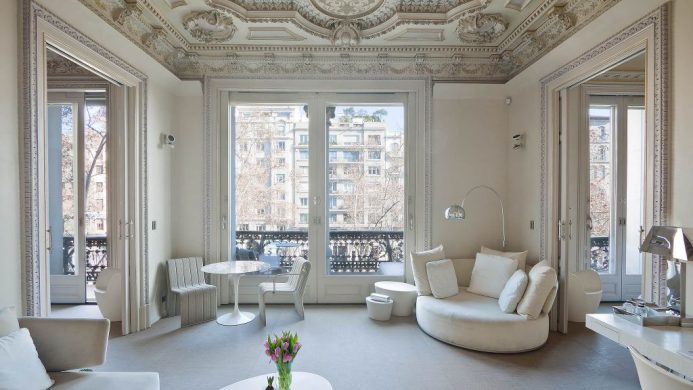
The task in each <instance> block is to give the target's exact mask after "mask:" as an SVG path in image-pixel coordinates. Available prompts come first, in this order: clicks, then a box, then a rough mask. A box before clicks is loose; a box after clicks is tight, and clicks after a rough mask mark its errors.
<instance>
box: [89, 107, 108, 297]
mask: <svg viewBox="0 0 693 390" xmlns="http://www.w3.org/2000/svg"><path fill="white" fill-rule="evenodd" d="M106 114H107V113H106V100H105V99H104V98H103V96H101V97H89V96H87V98H86V105H85V109H84V153H83V155H84V198H85V203H84V230H85V237H86V239H85V257H86V259H85V261H86V279H87V302H95V301H96V297H95V296H94V283H95V282H96V278H97V277H98V275H99V272H101V271H102V270H104V269H105V268H106V267H107V266H108V239H107V237H108V231H107V227H108V213H107V210H108V209H107V207H108V204H107V202H108V197H107V193H108V176H107V172H108V166H107V163H108V156H107V155H106V151H107V141H108V137H107V129H108V127H107V125H106V120H107V115H106Z"/></svg>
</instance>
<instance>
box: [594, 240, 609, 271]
mask: <svg viewBox="0 0 693 390" xmlns="http://www.w3.org/2000/svg"><path fill="white" fill-rule="evenodd" d="M590 245H591V248H590V253H591V261H590V265H591V267H592V270H594V271H596V272H608V271H609V260H610V256H609V237H592V238H590Z"/></svg>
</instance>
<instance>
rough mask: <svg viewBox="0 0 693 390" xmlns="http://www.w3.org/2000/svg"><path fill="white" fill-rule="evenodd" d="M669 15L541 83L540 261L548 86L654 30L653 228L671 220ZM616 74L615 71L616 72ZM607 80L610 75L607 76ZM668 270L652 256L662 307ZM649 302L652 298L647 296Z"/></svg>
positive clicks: (641, 24)
mask: <svg viewBox="0 0 693 390" xmlns="http://www.w3.org/2000/svg"><path fill="white" fill-rule="evenodd" d="M669 13H670V5H669V3H666V4H664V5H662V6H661V7H659V8H658V9H656V10H655V11H653V12H652V13H650V14H649V15H647V16H645V17H644V18H642V19H640V20H639V21H637V22H635V23H634V24H632V25H630V26H629V27H627V28H626V29H624V30H622V31H621V32H619V33H618V34H616V35H614V36H612V37H611V38H609V39H607V40H605V41H604V42H602V43H601V44H599V45H598V46H596V47H594V48H592V49H591V50H589V51H587V52H585V53H583V54H581V55H580V56H579V57H577V58H575V59H574V60H572V61H570V62H569V63H567V64H565V65H564V66H562V67H560V68H559V69H557V70H556V71H554V72H552V73H551V74H549V75H547V76H546V77H544V78H543V79H542V80H541V175H540V177H541V178H540V184H541V195H540V204H541V234H540V258H541V259H546V255H547V245H548V244H547V239H551V240H553V238H552V237H548V234H547V232H548V231H549V230H548V226H547V216H548V212H549V211H548V200H547V196H549V195H550V192H549V191H550V190H551V191H552V189H549V188H548V181H549V178H548V177H547V174H548V170H549V161H548V156H547V153H548V147H549V146H548V143H547V142H548V141H547V140H548V138H549V131H553V130H552V128H551V126H550V124H549V123H547V118H548V113H547V110H548V105H549V102H548V99H549V98H550V97H549V96H547V95H548V94H549V91H548V85H549V84H550V83H552V82H554V81H555V80H557V79H559V78H561V77H562V76H564V75H566V74H568V73H569V72H571V71H573V70H575V69H577V68H579V67H580V66H582V65H583V64H585V63H586V62H588V61H590V60H592V59H593V58H596V57H598V56H599V55H600V54H602V53H604V52H605V51H607V50H609V49H611V48H613V47H614V46H616V45H618V44H619V43H621V42H623V41H624V40H626V39H628V38H630V37H633V36H635V35H636V34H639V33H640V32H642V31H643V30H645V29H647V28H650V27H653V30H654V45H652V46H651V47H648V49H650V50H652V51H653V53H654V71H653V73H654V74H653V75H651V77H653V79H654V88H653V91H652V93H653V95H654V107H653V109H652V113H653V116H654V137H655V139H654V178H653V182H654V200H653V202H654V210H653V211H654V215H653V224H654V225H666V224H667V221H668V218H669V193H670V182H669V169H670V166H669V164H670V162H669V155H670V148H671V145H670V143H669V132H670V129H669V82H670V81H669V78H670V74H669V61H670V59H669V58H670V52H669V50H670V49H669V33H670V32H669V31H670V30H669V23H670V22H669ZM614 74H616V72H614ZM607 77H608V76H607ZM666 270H667V263H666V261H664V260H663V259H661V258H659V257H658V256H653V260H652V265H651V269H650V272H651V274H652V282H653V296H652V297H651V299H652V300H653V301H655V302H659V303H660V304H664V300H665V298H666ZM646 299H650V298H648V297H646Z"/></svg>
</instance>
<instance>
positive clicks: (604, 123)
mask: <svg viewBox="0 0 693 390" xmlns="http://www.w3.org/2000/svg"><path fill="white" fill-rule="evenodd" d="M585 136H586V137H587V139H586V142H587V144H588V146H589V147H588V148H585V152H586V153H587V154H588V156H584V158H585V159H586V160H587V161H588V162H589V163H588V165H587V166H586V167H585V168H586V169H585V170H583V171H584V172H583V175H586V176H587V177H586V181H587V182H588V186H587V202H586V203H587V205H588V216H587V224H586V229H587V233H586V234H585V237H586V242H585V243H584V245H585V248H586V249H587V250H586V254H587V255H588V256H589V259H590V268H591V269H592V270H594V271H596V272H598V273H599V275H600V277H601V280H602V290H603V295H602V300H603V301H622V300H625V299H629V298H637V297H638V296H640V294H641V285H642V271H643V255H642V254H641V253H640V251H639V247H640V243H641V242H642V238H643V237H642V234H643V232H644V226H645V222H644V217H645V205H644V203H645V202H644V200H645V199H644V198H645V196H644V184H645V168H644V167H645V160H644V156H645V153H646V150H645V107H644V100H643V98H642V97H641V96H594V95H592V96H589V106H588V131H587V133H586V134H585Z"/></svg>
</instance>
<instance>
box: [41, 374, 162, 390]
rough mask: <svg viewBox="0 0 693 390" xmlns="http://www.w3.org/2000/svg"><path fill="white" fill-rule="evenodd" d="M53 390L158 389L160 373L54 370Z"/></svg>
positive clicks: (52, 375)
mask: <svg viewBox="0 0 693 390" xmlns="http://www.w3.org/2000/svg"><path fill="white" fill-rule="evenodd" d="M51 377H53V379H54V380H55V385H54V386H53V387H51V390H54V389H55V390H61V389H70V390H93V389H99V390H109V389H112V390H121V389H137V390H150V389H151V390H158V389H159V374H157V373H155V372H73V371H64V372H54V373H51Z"/></svg>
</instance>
